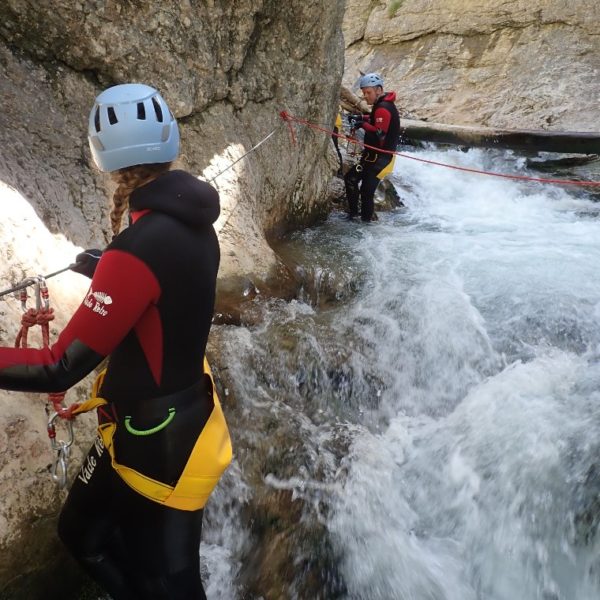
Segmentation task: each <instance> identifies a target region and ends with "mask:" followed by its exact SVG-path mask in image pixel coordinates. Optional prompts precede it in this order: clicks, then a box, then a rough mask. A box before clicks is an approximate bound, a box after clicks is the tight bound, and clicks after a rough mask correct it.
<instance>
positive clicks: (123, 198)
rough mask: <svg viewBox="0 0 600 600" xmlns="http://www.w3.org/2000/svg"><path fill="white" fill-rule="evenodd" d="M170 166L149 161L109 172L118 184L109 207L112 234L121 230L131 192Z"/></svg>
mask: <svg viewBox="0 0 600 600" xmlns="http://www.w3.org/2000/svg"><path fill="white" fill-rule="evenodd" d="M170 168H171V163H170V162H167V163H151V164H147V165H135V166H133V167H125V168H124V169H119V170H118V171H113V172H112V173H111V178H112V180H113V181H115V182H116V183H117V184H118V185H117V189H116V190H115V192H114V194H113V197H112V206H111V209H110V226H111V229H112V231H113V234H114V235H117V234H118V233H119V231H121V222H122V220H123V215H124V214H125V211H126V210H127V209H128V208H129V197H130V196H131V194H132V192H133V191H134V190H135V189H137V188H138V187H141V186H142V185H146V184H147V183H149V182H150V181H152V180H153V179H156V178H157V177H158V176H159V175H161V174H162V173H165V172H166V171H168V170H169V169H170Z"/></svg>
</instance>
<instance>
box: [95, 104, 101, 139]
mask: <svg viewBox="0 0 600 600" xmlns="http://www.w3.org/2000/svg"><path fill="white" fill-rule="evenodd" d="M94 127H95V128H96V132H97V133H99V132H100V107H99V106H97V107H96V112H95V114H94Z"/></svg>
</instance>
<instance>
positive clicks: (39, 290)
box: [35, 275, 50, 310]
mask: <svg viewBox="0 0 600 600" xmlns="http://www.w3.org/2000/svg"><path fill="white" fill-rule="evenodd" d="M35 293H36V297H35V304H36V308H37V309H38V310H39V309H40V308H45V309H46V310H48V309H49V308H50V293H49V292H48V285H47V283H46V279H45V278H44V276H43V275H38V276H37V284H36V286H35Z"/></svg>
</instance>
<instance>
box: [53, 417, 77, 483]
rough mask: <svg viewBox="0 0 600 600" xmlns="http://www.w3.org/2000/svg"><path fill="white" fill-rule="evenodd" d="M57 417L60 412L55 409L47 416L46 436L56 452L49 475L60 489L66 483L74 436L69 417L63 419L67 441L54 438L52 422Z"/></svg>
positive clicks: (54, 430)
mask: <svg viewBox="0 0 600 600" xmlns="http://www.w3.org/2000/svg"><path fill="white" fill-rule="evenodd" d="M58 417H60V414H59V413H58V412H57V411H54V412H53V413H51V414H50V415H49V417H48V437H49V438H50V445H51V446H52V450H54V451H55V452H56V456H55V458H54V461H53V462H52V468H51V469H50V475H51V476H52V481H54V483H56V484H57V485H58V487H59V488H61V489H62V488H64V487H65V486H66V485H67V470H68V467H69V456H70V455H71V446H72V445H73V440H74V436H73V422H72V421H71V420H70V419H63V420H64V421H65V422H66V424H67V433H68V438H67V441H64V440H57V439H56V426H55V424H54V422H55V421H56V419H57V418H58Z"/></svg>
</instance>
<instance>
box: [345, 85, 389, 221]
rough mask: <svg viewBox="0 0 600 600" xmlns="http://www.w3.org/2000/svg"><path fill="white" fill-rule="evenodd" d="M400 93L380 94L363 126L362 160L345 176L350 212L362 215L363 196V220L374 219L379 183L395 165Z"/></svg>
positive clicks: (352, 214) (353, 214)
mask: <svg viewBox="0 0 600 600" xmlns="http://www.w3.org/2000/svg"><path fill="white" fill-rule="evenodd" d="M395 100H396V93H395V92H389V93H387V94H383V95H382V96H380V97H379V98H378V99H377V100H376V102H375V104H374V105H373V108H372V110H371V113H370V114H369V115H367V117H366V120H365V122H364V123H363V124H362V128H363V129H364V130H365V139H364V143H365V145H366V146H371V148H365V149H364V150H363V152H362V154H361V157H360V162H359V163H358V164H357V165H354V167H352V168H351V169H350V170H349V171H348V173H346V176H345V177H344V180H345V183H346V197H347V199H348V213H349V215H350V216H351V217H355V216H358V204H359V202H358V201H359V195H360V215H361V218H362V220H363V221H371V220H372V218H373V213H374V196H375V190H376V189H377V186H378V185H379V182H380V181H381V179H383V177H385V175H387V174H389V173H390V172H391V170H392V168H393V160H394V155H393V154H391V153H390V152H394V151H395V150H396V147H397V146H398V141H399V139H400V116H399V114H398V109H397V108H396V105H395V104H394V102H395ZM372 148H381V149H382V150H386V151H387V152H377V150H373V149H372Z"/></svg>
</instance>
